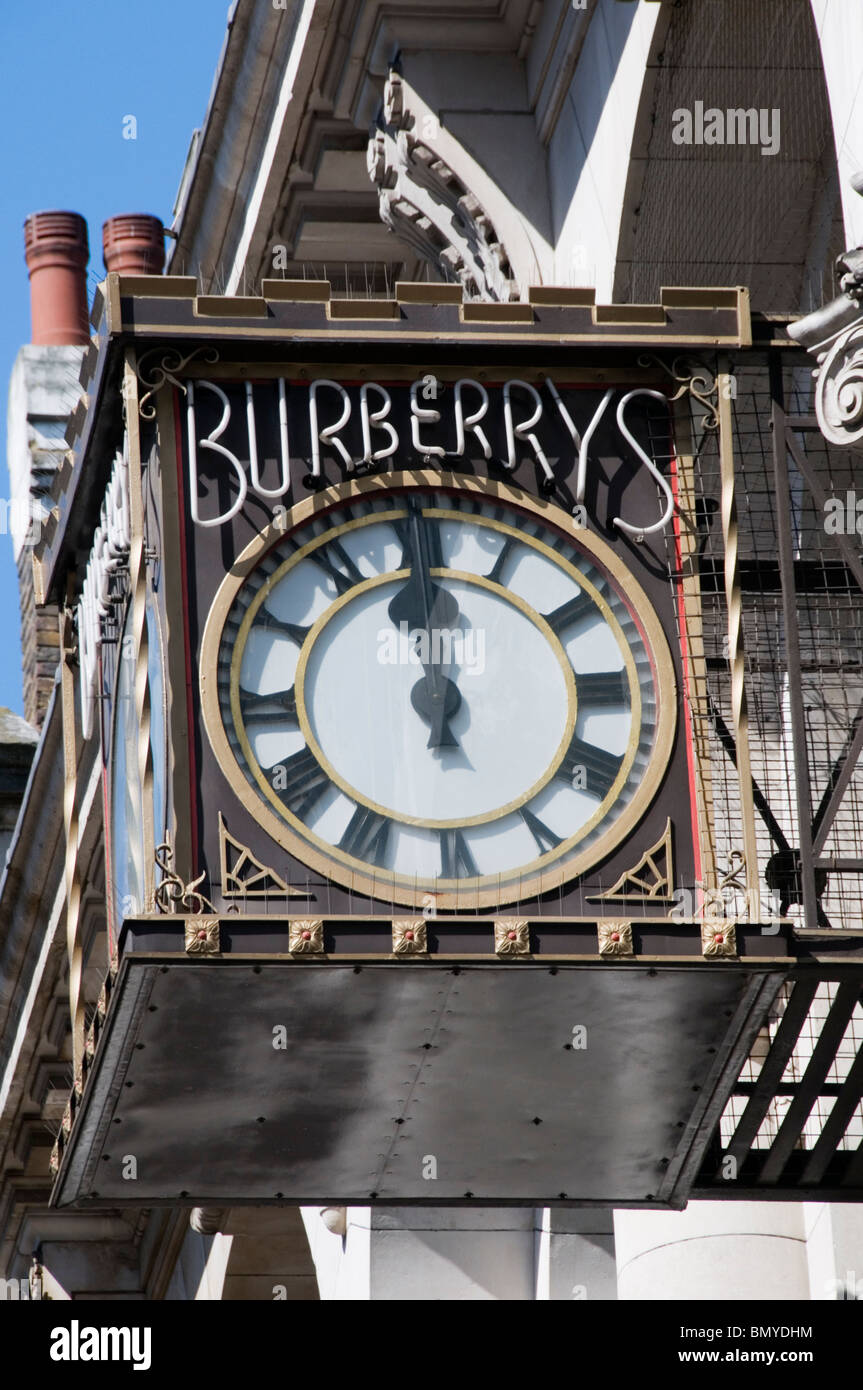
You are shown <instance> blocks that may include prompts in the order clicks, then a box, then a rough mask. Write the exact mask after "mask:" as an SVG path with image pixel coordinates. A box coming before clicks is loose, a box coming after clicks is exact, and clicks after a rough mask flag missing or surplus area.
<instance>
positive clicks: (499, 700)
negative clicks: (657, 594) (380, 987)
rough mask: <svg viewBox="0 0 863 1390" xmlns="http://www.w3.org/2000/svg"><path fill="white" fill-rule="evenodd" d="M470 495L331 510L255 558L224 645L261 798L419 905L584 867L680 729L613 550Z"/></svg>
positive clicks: (223, 623) (491, 899) (522, 510)
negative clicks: (674, 732)
mask: <svg viewBox="0 0 863 1390" xmlns="http://www.w3.org/2000/svg"><path fill="white" fill-rule="evenodd" d="M425 476H426V478H427V477H428V475H425ZM399 482H403V483H404V484H405V485H404V486H403V487H402V488H401V490H396V489H397V488H398V485H399ZM467 482H468V484H469V486H468V487H467V488H461V487H460V488H459V489H458V490H457V491H456V490H451V491H448V490H444V489H443V488H441V487H440V485H438V486H437V487H435V486H434V485H433V484H432V485H429V482H428V481H424V482H417V481H416V475H413V477H412V476H411V475H397V477H396V478H395V479H392V480H390V482H389V486H387V488H386V490H384V489H383V488H382V487H381V482H380V480H367V481H366V482H360V483H354V484H349V485H347V486H346V488H345V489H342V491H343V492H347V493H348V494H349V495H348V496H345V497H344V499H343V500H342V501H340V502H339V503H337V504H336V505H332V503H330V505H329V506H327V507H325V508H324V507H322V506H321V501H320V499H319V500H318V503H317V506H316V505H315V504H312V505H311V508H307V512H308V511H310V514H307V516H306V518H305V519H304V520H302V521H301V522H300V524H299V525H298V526H296V527H295V528H294V529H292V530H290V531H289V532H287V533H285V532H279V531H278V530H277V529H276V528H275V527H273V528H270V530H269V532H267V533H265V535H264V536H263V537H261V538H260V539H259V541H258V542H256V543H254V544H253V546H252V547H250V550H249V552H247V554H246V555H245V556H244V557H243V559H242V560H241V562H240V564H239V566H237V567H235V574H236V571H237V570H239V571H240V577H239V578H237V577H231V578H229V579H228V580H227V581H226V583H225V584H224V585H223V587H222V590H221V591H220V594H219V596H218V597H217V600H216V603H215V605H214V609H213V613H212V614H211V618H210V621H209V623H208V627H207V633H206V636H205V651H204V659H203V667H202V669H203V676H202V686H203V697H204V708H205V718H206V721H207V728H208V732H209V734H210V739H211V742H212V744H213V747H214V751H215V752H216V755H217V757H218V758H219V761H220V763H221V765H222V767H223V770H224V771H225V772H226V774H227V775H228V778H229V780H230V781H231V782H232V784H233V786H234V787H235V789H236V790H237V791H238V793H239V794H240V796H241V798H242V799H243V801H244V802H245V803H246V805H247V806H249V807H250V809H252V810H253V812H254V814H255V815H256V816H257V818H258V819H259V820H260V821H261V822H262V823H263V824H264V826H265V827H266V829H267V830H268V831H269V833H270V834H271V835H273V836H274V838H276V839H278V840H279V841H280V842H281V843H282V844H283V845H284V846H285V847H286V848H288V849H290V850H291V852H292V853H294V854H295V855H296V856H297V857H298V858H299V859H300V860H302V861H303V862H305V863H307V864H309V865H311V866H312V867H313V868H315V869H317V870H319V871H321V872H323V873H324V874H325V875H326V876H328V877H330V878H332V879H334V880H336V881H337V882H340V883H342V884H345V885H348V886H351V887H353V888H355V889H356V890H357V891H361V892H368V893H370V894H371V895H373V896H377V897H379V898H385V899H391V900H392V901H396V902H402V903H410V904H413V905H415V906H419V905H423V904H427V903H429V902H430V901H432V900H434V901H435V903H436V904H437V905H438V906H440V907H444V908H446V907H468V906H490V905H493V904H498V903H504V902H507V901H513V900H514V899H518V898H525V897H528V896H532V895H533V894H535V893H536V892H541V891H545V890H546V889H550V888H553V887H555V886H557V885H558V884H559V883H561V882H563V881H564V880H565V879H569V878H573V877H575V876H577V875H578V874H579V873H582V872H583V871H584V870H585V869H586V868H587V867H589V866H590V865H591V864H594V863H596V862H597V860H599V859H601V858H602V857H604V855H606V854H607V853H608V852H609V850H610V849H611V848H612V847H613V846H614V845H615V844H617V843H618V842H619V841H620V840H621V839H622V838H623V836H624V835H625V834H626V833H627V832H628V831H629V830H630V829H631V828H632V826H633V825H634V824H635V823H636V821H637V820H638V819H639V818H640V816H641V815H642V814H643V812H644V810H645V809H646V807H647V805H648V803H649V801H650V800H651V799H652V796H653V793H654V792H655V790H656V787H657V785H658V782H659V779H660V777H661V774H662V772H663V771H664V768H665V764H666V762H667V759H668V755H669V753H670V748H671V742H672V738H673V731H674V720H675V698H674V681H673V676H672V668H671V660H670V656H669V653H668V648H667V645H666V643H665V640H664V638H663V636H662V633H661V630H660V628H659V624H658V622H657V620H656V618H655V616H654V614H653V613H652V610H651V609H650V606H649V603H648V601H647V599H646V596H645V595H644V594H643V593H642V591H641V590H640V588H639V586H638V585H637V584H636V582H635V581H634V579H633V577H632V576H631V575H630V574H628V572H625V571H623V569H622V567H621V566H620V564H619V562H618V561H617V560H616V559H615V557H614V556H613V553H612V552H611V550H610V548H609V547H608V546H606V545H605V544H604V543H603V542H601V541H598V540H597V539H596V538H595V537H591V536H589V535H588V533H587V532H586V531H584V530H579V531H576V530H573V527H572V522H571V519H570V518H568V517H567V515H566V513H564V512H561V511H560V510H559V509H557V508H555V507H552V506H549V505H545V506H543V505H540V504H538V503H536V502H534V501H532V500H531V499H528V498H526V497H525V496H524V495H523V494H521V493H518V492H516V491H515V490H513V489H509V488H505V487H502V486H500V485H495V484H487V483H486V484H483V483H480V482H479V481H478V480H467ZM298 510H300V509H298ZM213 662H214V663H215V668H216V670H215V677H216V678H215V681H213V680H212V677H211V675H210V671H211V669H212V664H213Z"/></svg>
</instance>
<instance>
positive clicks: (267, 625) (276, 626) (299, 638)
mask: <svg viewBox="0 0 863 1390" xmlns="http://www.w3.org/2000/svg"><path fill="white" fill-rule="evenodd" d="M254 625H255V627H258V628H263V629H264V631H265V632H283V633H284V634H285V636H286V637H290V639H291V641H292V642H296V644H297V646H298V647H301V646H302V645H303V643H304V642H305V640H306V638H307V637H308V635H309V633H310V632H311V630H312V629H311V627H303V626H302V625H301V624H300V623H288V622H285V619H284V618H277V617H276V615H275V613H271V612H270V610H269V609H268V608H262V609H261V612H260V614H259V615H258V617H257V618H256V619H255V623H254Z"/></svg>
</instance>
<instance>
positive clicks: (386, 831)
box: [339, 806, 393, 868]
mask: <svg viewBox="0 0 863 1390" xmlns="http://www.w3.org/2000/svg"><path fill="white" fill-rule="evenodd" d="M392 824H393V823H392V821H391V820H388V819H387V817H386V816H381V815H379V814H378V812H377V811H372V810H370V809H369V808H368V807H366V806H358V807H357V809H356V810H355V811H354V814H353V815H352V816H351V819H350V821H349V822H348V827H347V829H346V830H345V833H344V835H343V836H342V838H341V839H340V840H339V849H342V850H344V852H345V854H352V855H353V856H354V858H355V859H365V860H371V862H372V863H373V864H377V866H378V868H383V866H384V864H385V863H386V858H387V845H388V843H389V837H390V830H391V829H392Z"/></svg>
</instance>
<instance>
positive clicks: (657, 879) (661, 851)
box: [589, 817, 674, 903]
mask: <svg viewBox="0 0 863 1390" xmlns="http://www.w3.org/2000/svg"><path fill="white" fill-rule="evenodd" d="M673 884H674V862H673V859H672V850H671V818H670V817H669V819H668V820H667V821H666V822H665V829H664V831H663V832H662V835H661V836H660V838H659V839H658V840H657V841H656V844H655V845H651V847H650V849H647V850H645V851H644V854H643V855H642V856H641V858H640V859H639V861H638V863H637V864H636V865H635V866H634V867H633V868H631V869H627V870H626V872H625V873H623V874H621V875H620V878H619V879H618V880H617V882H616V883H615V884H614V885H613V887H611V888H609V890H608V892H606V893H597V894H594V895H593V896H592V897H591V898H590V899H589V901H590V902H619V903H626V902H660V903H668V902H673V901H674V899H673V893H672V889H673Z"/></svg>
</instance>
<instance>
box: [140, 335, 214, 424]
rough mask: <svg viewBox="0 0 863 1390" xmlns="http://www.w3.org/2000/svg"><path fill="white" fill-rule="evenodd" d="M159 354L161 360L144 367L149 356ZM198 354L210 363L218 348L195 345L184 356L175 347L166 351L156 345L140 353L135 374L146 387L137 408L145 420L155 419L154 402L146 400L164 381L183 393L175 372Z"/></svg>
mask: <svg viewBox="0 0 863 1390" xmlns="http://www.w3.org/2000/svg"><path fill="white" fill-rule="evenodd" d="M160 354H161V360H160V361H159V362H157V363H154V364H152V365H148V366H147V367H146V368H145V367H144V363H145V362H148V363H149V359H150V358H153V357H159V356H160ZM199 355H200V356H201V357H202V360H203V361H204V362H207V363H209V364H211V365H212V364H213V363H214V362H218V360H219V352H218V349H217V348H214V347H197V348H195V349H194V351H193V352H188V353H186V355H185V357H184V356H183V355H182V353H180V352H178V351H177V349H176V348H168V350H167V351H166V350H165V349H164V348H163V347H157V348H151V350H150V351H149V352H145V353H142V355H141V356H140V357H139V358H138V365H137V369H136V372H135V375H136V376H137V378H138V380H139V381H140V383H141V385H142V386H145V387H146V388H147V389H146V391H145V392H144V394H143V395H142V396H140V397H139V400H138V410H139V412H140V414H141V415H142V416H143V417H144V419H145V420H154V419H155V417H156V407H155V404H149V405H148V404H147V402H148V401H149V400H150V397H151V396H153V395H155V394H156V392H157V391H159V390H160V389H161V388H162V387H163V386H164V385H165V383H166V382H168V381H169V382H170V383H171V385H172V386H176V387H177V389H178V390H179V391H182V392H183V394H184V395H185V393H186V387H185V385H184V383H183V382H182V381H181V380H180V378H179V377H178V376H177V375H176V373H177V372H181V371H182V370H183V368H184V367H186V366H188V364H189V363H190V362H191V361H192V360H193V358H195V357H198V356H199Z"/></svg>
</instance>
